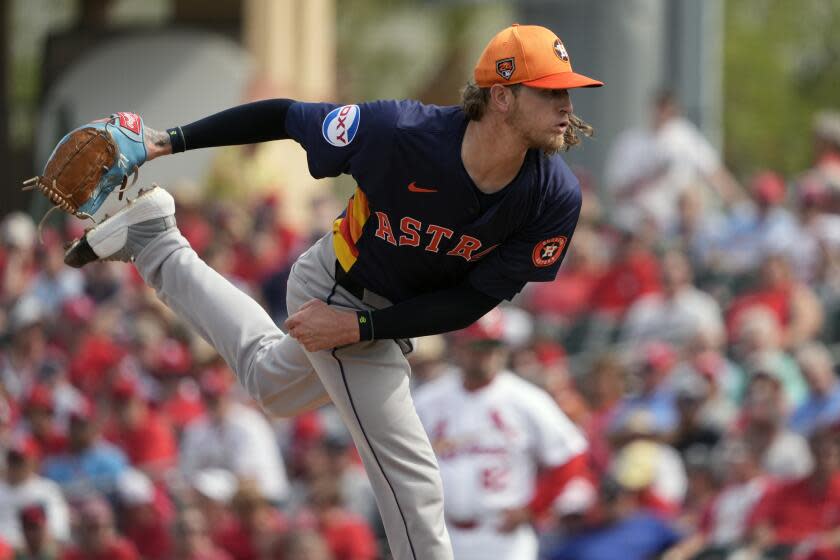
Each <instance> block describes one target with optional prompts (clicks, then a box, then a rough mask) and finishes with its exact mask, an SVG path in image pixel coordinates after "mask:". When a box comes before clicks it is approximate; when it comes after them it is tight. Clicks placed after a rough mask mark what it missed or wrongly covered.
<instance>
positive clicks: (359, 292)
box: [335, 260, 365, 301]
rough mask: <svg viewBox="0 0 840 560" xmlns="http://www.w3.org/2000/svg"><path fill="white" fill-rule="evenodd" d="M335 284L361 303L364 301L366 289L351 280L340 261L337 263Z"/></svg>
mask: <svg viewBox="0 0 840 560" xmlns="http://www.w3.org/2000/svg"><path fill="white" fill-rule="evenodd" d="M335 282H336V284H338V285H339V286H341V287H342V288H344V289H345V290H347V291H348V292H350V294H351V295H352V296H353V297H355V298H356V299H358V300H359V301H364V299H365V287H364V286H362V285H361V284H359V283H358V282H356V281H355V280H353V279H352V278H350V275H349V274H348V273H347V272H346V271H345V270H344V268H343V267H342V266H341V263H340V262H338V260H336V261H335Z"/></svg>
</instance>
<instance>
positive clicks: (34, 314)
mask: <svg viewBox="0 0 840 560" xmlns="http://www.w3.org/2000/svg"><path fill="white" fill-rule="evenodd" d="M43 318H44V307H43V305H41V302H40V301H38V298H36V297H35V296H24V297H22V298H20V300H18V302H17V303H16V304H15V306H14V307H12V310H11V312H10V313H9V330H10V331H11V332H12V333H16V332H19V331H22V330H23V329H26V328H28V327H31V326H33V325H36V324H38V323H40V322H41V321H42V320H43Z"/></svg>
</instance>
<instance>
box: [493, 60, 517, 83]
mask: <svg viewBox="0 0 840 560" xmlns="http://www.w3.org/2000/svg"><path fill="white" fill-rule="evenodd" d="M515 71H516V62H515V61H514V59H513V57H510V58H503V59H501V60H497V61H496V74H498V75H499V76H501V77H502V78H504V79H505V80H510V77H511V76H513V73H514V72H515Z"/></svg>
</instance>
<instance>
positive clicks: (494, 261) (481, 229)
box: [286, 101, 581, 303]
mask: <svg viewBox="0 0 840 560" xmlns="http://www.w3.org/2000/svg"><path fill="white" fill-rule="evenodd" d="M467 123H468V120H467V118H466V116H465V114H464V112H463V111H462V110H461V109H460V108H459V107H438V106H432V105H423V104H421V103H419V102H416V101H376V102H373V103H365V104H362V105H344V106H337V105H332V104H327V103H295V104H294V105H292V106H291V108H290V109H289V112H288V114H287V117H286V130H287V131H288V133H289V135H290V136H291V137H292V138H294V139H295V140H297V141H298V142H299V143H300V144H301V145H302V146H303V147H304V148H305V149H306V153H307V161H308V164H309V171H310V173H311V174H312V176H313V177H316V178H322V177H335V176H338V175H339V174H341V173H348V174H350V175H351V176H353V178H354V179H355V180H356V182H357V184H358V187H357V189H356V192H355V193H354V195H353V196H352V197H351V198H350V201H349V203H348V205H347V208H346V210H345V211H344V212H343V213H342V214H341V215H340V216H339V217H338V218H337V219H336V221H335V223H334V225H333V231H334V244H335V251H336V255H337V256H338V260H339V262H340V263H341V265H342V267H343V268H344V269H345V270H346V271H348V273H349V274H350V276H351V277H352V278H353V279H354V280H356V281H357V282H358V283H359V284H361V285H363V286H365V287H366V288H367V289H369V290H371V291H373V292H376V293H378V294H380V295H382V296H384V297H386V298H388V299H390V300H391V301H393V302H394V303H397V302H400V301H403V300H405V299H408V298H411V297H414V296H417V295H419V294H423V293H426V292H431V291H435V290H440V289H444V288H450V287H453V286H455V285H457V284H460V283H462V282H463V281H464V280H468V281H469V282H470V284H472V286H473V287H475V288H476V289H478V290H480V291H482V292H484V293H486V294H488V295H490V296H493V297H497V298H500V299H510V298H512V297H513V296H514V295H515V294H516V293H517V292H519V291H520V290H521V289H522V287H523V286H524V285H525V283H526V282H531V281H537V282H544V281H550V280H553V279H554V277H555V275H556V274H557V269H558V268H559V267H560V262H561V261H562V260H563V256H564V255H565V253H566V250H567V249H568V245H569V241H570V240H571V237H572V233H573V232H574V229H575V225H576V224H577V220H578V215H579V214H580V205H581V195H580V186H579V184H578V181H577V179H576V178H575V176H574V175H573V174H572V172H571V171H570V170H569V167H568V166H567V165H566V163H565V162H564V161H563V159H562V158H561V157H560V156H546V155H545V154H543V153H542V152H541V151H539V150H530V151H528V153H527V155H526V156H525V162H524V164H523V165H522V168H521V169H520V171H519V174H518V175H517V176H516V178H515V179H514V180H513V181H512V182H511V183H510V184H509V185H507V186H506V187H505V188H504V189H502V191H500V192H499V193H498V194H495V195H492V196H490V197H486V196H482V194H481V193H480V191H478V189H477V188H476V186H475V184H474V183H473V181H472V179H471V178H470V176H469V175H468V174H467V171H466V169H465V168H464V165H463V162H462V160H461V142H462V140H463V138H464V132H465V130H466V127H467Z"/></svg>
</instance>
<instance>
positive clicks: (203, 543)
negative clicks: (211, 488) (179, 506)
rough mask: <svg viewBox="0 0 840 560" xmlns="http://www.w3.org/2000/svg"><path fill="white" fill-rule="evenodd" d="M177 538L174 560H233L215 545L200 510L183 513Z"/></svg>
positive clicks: (177, 530)
mask: <svg viewBox="0 0 840 560" xmlns="http://www.w3.org/2000/svg"><path fill="white" fill-rule="evenodd" d="M175 538H176V541H177V544H176V549H175V552H174V554H172V556H171V559H172V560H232V558H231V556H230V554H228V553H227V552H225V551H224V550H222V549H221V548H219V547H217V546H216V545H215V544H214V543H213V540H212V539H211V538H210V532H209V530H208V527H207V519H205V517H204V514H203V513H202V511H201V510H200V509H197V508H187V509H185V510H184V511H182V512H181V514H180V515H179V516H178V522H177V524H176V526H175ZM284 560H286V559H284Z"/></svg>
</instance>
